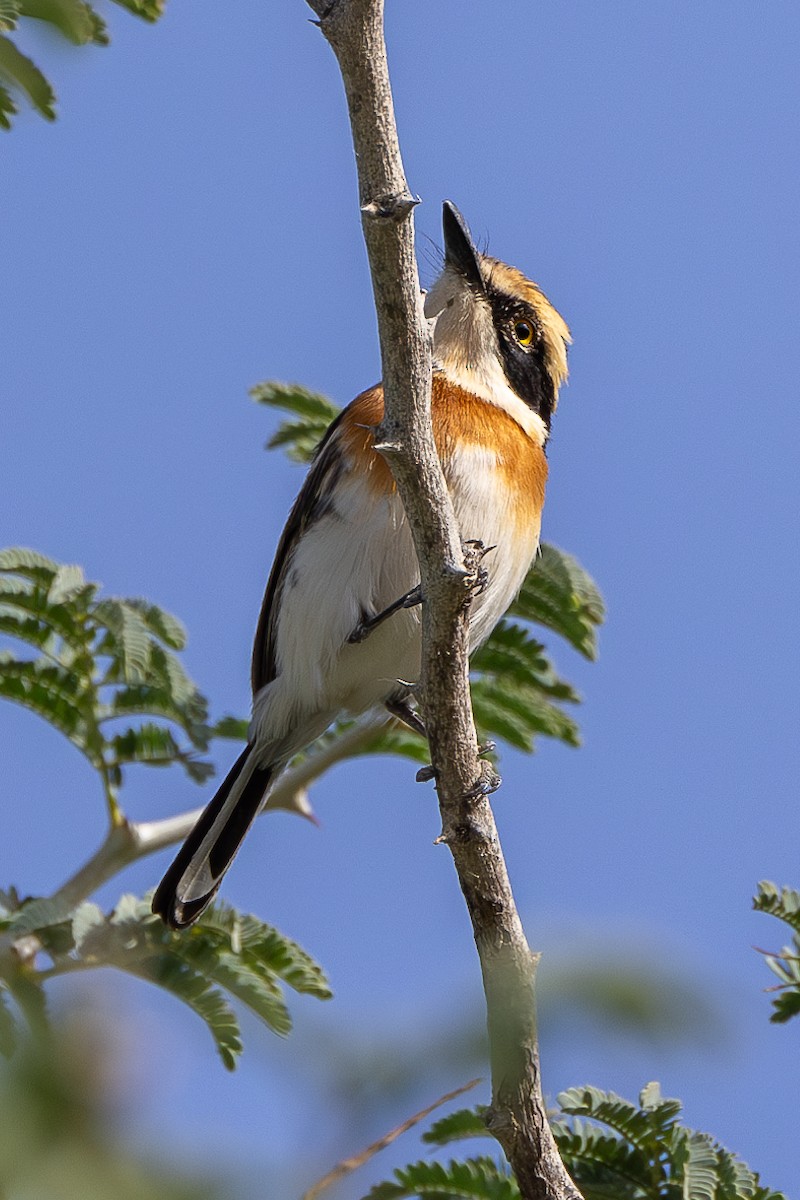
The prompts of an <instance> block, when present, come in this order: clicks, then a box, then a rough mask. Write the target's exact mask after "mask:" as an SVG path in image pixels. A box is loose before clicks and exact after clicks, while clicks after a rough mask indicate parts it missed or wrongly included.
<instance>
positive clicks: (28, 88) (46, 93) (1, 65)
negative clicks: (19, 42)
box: [0, 36, 56, 121]
mask: <svg viewBox="0 0 800 1200" xmlns="http://www.w3.org/2000/svg"><path fill="white" fill-rule="evenodd" d="M0 77H1V78H3V79H4V80H5V82H6V83H8V84H9V85H10V86H11V87H14V88H18V89H19V90H20V91H21V92H24V93H25V95H26V96H27V97H28V99H29V100H30V102H31V104H32V105H33V107H34V108H35V109H36V110H37V112H39V113H40V114H41V115H42V116H43V117H46V118H47V119H48V120H49V121H54V120H55V116H56V111H55V102H56V97H55V93H54V92H53V89H52V88H51V86H50V84H49V83H48V82H47V80H46V79H45V77H44V75H43V74H42V72H41V71H40V70H39V68H38V67H37V66H35V64H34V63H32V62H31V60H30V59H29V58H26V56H25V55H24V54H21V53H20V51H19V50H18V49H17V47H16V46H15V45H14V43H13V42H11V41H9V39H8V38H6V37H2V36H0ZM6 111H7V110H6Z"/></svg>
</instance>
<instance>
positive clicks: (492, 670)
mask: <svg viewBox="0 0 800 1200" xmlns="http://www.w3.org/2000/svg"><path fill="white" fill-rule="evenodd" d="M472 669H473V670H474V671H478V672H482V673H485V674H492V675H497V676H500V677H501V678H503V679H505V680H513V682H514V683H517V684H527V685H529V686H530V687H534V688H538V689H539V690H540V691H542V692H544V693H545V694H546V695H548V696H553V697H554V698H556V699H558V700H567V701H570V702H572V703H578V701H579V699H580V698H579V696H578V695H577V693H576V692H575V691H574V690H573V689H572V688H571V687H570V685H569V684H568V683H564V682H563V680H561V679H559V678H558V677H557V675H556V674H555V671H554V670H553V667H552V665H551V663H550V661H549V659H548V657H547V654H546V652H545V648H544V646H543V645H542V643H541V642H538V641H537V640H536V639H535V638H532V637H531V635H530V634H529V633H528V631H527V629H524V628H523V627H522V626H521V625H517V624H515V623H514V622H513V621H508V620H503V621H501V622H500V624H499V625H498V626H497V627H496V628H495V629H494V631H493V632H492V634H491V636H490V637H489V639H488V640H487V641H486V642H485V643H484V644H483V646H481V647H480V649H479V650H478V651H477V652H476V653H475V654H474V655H473V657H472Z"/></svg>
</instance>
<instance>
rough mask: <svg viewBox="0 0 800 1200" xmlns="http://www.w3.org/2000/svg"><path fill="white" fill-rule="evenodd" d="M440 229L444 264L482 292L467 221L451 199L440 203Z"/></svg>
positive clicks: (477, 255) (476, 254)
mask: <svg viewBox="0 0 800 1200" xmlns="http://www.w3.org/2000/svg"><path fill="white" fill-rule="evenodd" d="M442 231H443V233H444V261H445V265H446V266H448V267H452V268H453V270H455V271H458V273H459V274H460V275H463V276H464V278H465V280H466V281H467V283H468V284H469V285H470V287H474V288H477V289H478V290H479V291H481V292H483V291H484V286H483V276H482V275H481V268H480V256H479V254H478V251H477V250H476V249H475V244H474V242H473V240H472V237H471V236H470V232H469V229H468V228H467V222H466V221H465V220H464V218H463V217H462V215H461V213H460V212H459V211H458V209H457V208H456V206H455V204H453V202H452V200H445V202H444V204H443V205H442Z"/></svg>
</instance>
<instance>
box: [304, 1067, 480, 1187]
mask: <svg viewBox="0 0 800 1200" xmlns="http://www.w3.org/2000/svg"><path fill="white" fill-rule="evenodd" d="M480 1082H481V1081H480V1079H471V1080H470V1081H469V1083H465V1084H464V1086H463V1087H460V1088H456V1089H455V1091H454V1092H447V1094H446V1095H444V1096H440V1097H439V1099H438V1100H434V1102H433V1104H429V1105H428V1107H427V1108H423V1109H420V1111H419V1112H418V1113H414V1116H413V1117H409V1118H408V1120H407V1121H403V1123H402V1124H401V1125H398V1126H397V1127H396V1128H395V1129H391V1130H390V1131H389V1132H388V1133H386V1134H384V1136H383V1137H382V1138H378V1140H377V1142H372V1143H371V1144H370V1145H369V1146H367V1147H366V1149H364V1150H362V1151H361V1153H360V1154H354V1155H353V1156H352V1157H351V1158H343V1159H342V1161H341V1162H340V1163H337V1164H336V1166H335V1167H333V1169H332V1170H330V1171H328V1174H327V1175H323V1177H322V1179H318V1180H317V1182H316V1183H315V1184H314V1185H313V1187H311V1188H309V1190H308V1191H307V1192H304V1193H303V1195H302V1197H301V1200H317V1196H320V1195H322V1193H323V1192H324V1191H325V1190H326V1188H329V1187H330V1186H331V1184H333V1183H338V1182H339V1180H340V1179H344V1178H345V1176H347V1175H350V1174H352V1172H353V1171H357V1170H358V1168H359V1167H363V1166H364V1164H365V1163H367V1162H369V1160H370V1159H371V1158H374V1156H375V1155H376V1154H380V1152H381V1150H385V1149H386V1147H387V1146H391V1144H392V1142H394V1141H396V1139H397V1138H399V1137H400V1135H401V1134H403V1133H406V1132H407V1131H408V1130H409V1129H413V1127H414V1126H415V1125H418V1124H419V1122H420V1121H424V1120H425V1118H426V1117H429V1116H430V1115H431V1113H432V1112H435V1111H436V1109H437V1108H441V1106H442V1105H443V1104H447V1103H448V1101H450V1100H455V1099H456V1097H457V1096H463V1095H464V1092H469V1091H471V1090H472V1088H474V1087H477V1086H478V1084H479V1083H480Z"/></svg>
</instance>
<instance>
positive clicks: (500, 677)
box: [251, 381, 605, 762]
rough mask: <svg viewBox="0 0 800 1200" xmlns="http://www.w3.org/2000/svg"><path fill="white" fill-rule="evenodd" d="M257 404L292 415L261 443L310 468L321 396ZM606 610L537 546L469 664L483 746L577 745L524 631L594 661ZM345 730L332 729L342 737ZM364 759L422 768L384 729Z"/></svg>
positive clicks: (535, 643) (285, 391) (411, 743)
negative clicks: (379, 756)
mask: <svg viewBox="0 0 800 1200" xmlns="http://www.w3.org/2000/svg"><path fill="white" fill-rule="evenodd" d="M251 395H252V396H253V398H254V399H255V400H256V401H257V402H258V403H259V404H264V405H267V406H268V407H270V408H275V409H278V410H280V411H282V412H286V413H289V414H290V418H291V419H289V420H285V421H283V422H282V423H281V424H280V425H279V426H278V429H277V430H276V432H275V433H274V434H273V435H272V437H271V438H270V439H269V441H268V442H267V448H268V449H276V448H279V449H282V450H283V451H284V453H286V454H287V455H288V457H289V458H291V459H293V460H294V461H295V462H308V461H309V460H310V459H311V458H312V456H313V454H314V450H315V449H316V447H317V445H318V443H319V441H320V439H321V437H322V436H323V434H324V433H325V430H326V429H327V428H328V425H329V424H330V423H331V421H332V420H333V419H334V417H335V416H336V415H337V413H338V412H339V409H338V408H337V406H336V405H335V404H334V403H333V402H332V401H331V400H329V399H327V397H325V396H320V395H319V394H317V393H315V392H309V391H307V390H306V389H305V388H303V387H301V386H300V385H299V384H285V383H276V382H275V381H269V382H267V383H262V384H259V385H258V386H257V387H255V388H253V389H252V392H251ZM604 615H605V610H604V607H603V600H602V597H601V595H600V592H599V590H598V588H597V585H596V584H595V583H594V581H593V580H592V579H591V577H590V576H589V575H588V574H587V572H586V571H585V570H584V569H583V567H581V566H580V564H579V563H578V562H577V561H576V559H574V558H573V557H572V556H571V555H569V554H565V553H564V551H563V550H558V549H556V547H555V546H549V545H544V546H542V549H541V553H540V555H539V557H538V558H537V561H536V563H535V564H534V566H533V568H532V569H531V571H530V573H529V575H528V577H527V579H526V580H525V583H524V585H523V587H522V590H521V592H520V594H519V596H518V597H517V599H516V601H515V602H514V604H513V605H512V607H511V609H510V611H509V615H508V616H507V617H506V618H505V619H504V620H503V621H501V622H500V624H499V625H498V626H497V628H496V629H495V631H494V633H493V634H492V636H491V637H490V638H489V640H488V641H487V642H486V643H485V644H484V645H483V646H482V647H481V649H480V650H479V651H478V653H477V654H475V655H474V657H473V660H472V668H473V673H472V701H473V709H474V712H475V722H476V725H477V727H478V730H479V733H480V736H481V738H482V739H483V740H497V739H500V740H502V741H504V742H506V743H508V744H509V745H511V746H515V747H516V748H517V749H519V750H525V751H531V750H533V748H534V743H535V739H536V737H537V735H539V734H543V735H545V736H547V737H554V738H558V739H559V740H560V741H563V742H566V743H567V744H568V745H570V746H577V745H579V744H580V736H579V731H578V726H577V724H576V722H575V721H574V719H573V718H572V717H571V716H570V714H569V713H568V712H567V711H565V709H564V708H563V707H562V706H563V705H564V704H576V703H577V702H578V701H579V699H580V698H579V696H578V694H577V693H576V692H575V690H574V689H573V688H572V687H571V685H570V684H568V683H566V682H565V681H564V680H563V679H561V678H559V676H558V674H557V673H556V671H555V669H554V668H553V665H552V663H551V662H550V660H549V658H548V656H547V653H546V651H545V648H544V646H543V645H542V643H541V642H540V641H539V640H538V639H537V638H536V637H534V636H533V634H532V633H531V630H530V625H538V626H543V627H544V628H546V629H548V630H550V631H552V632H554V633H557V634H558V635H559V636H560V637H562V638H564V639H565V640H566V641H567V642H569V644H570V645H571V646H573V647H574V649H576V650H577V651H578V652H579V653H580V654H582V655H584V657H586V658H589V659H594V658H595V657H596V656H597V627H598V625H600V624H601V623H602V621H603V618H604ZM343 728H344V726H340V727H338V729H337V730H336V732H337V733H338V732H341V731H342V730H343ZM363 752H369V753H384V754H402V755H405V756H407V757H409V758H413V759H416V760H418V761H423V762H424V761H425V759H426V755H427V747H426V746H425V745H424V743H423V742H422V741H421V739H420V738H418V737H416V736H415V735H414V734H412V733H409V732H408V731H406V730H404V729H401V728H399V727H398V726H390V727H389V728H387V730H386V731H385V733H383V734H380V735H378V736H376V738H375V739H374V741H372V742H370V743H369V745H368V746H366V747H364V748H363Z"/></svg>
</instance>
